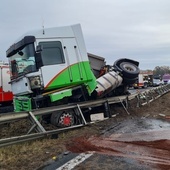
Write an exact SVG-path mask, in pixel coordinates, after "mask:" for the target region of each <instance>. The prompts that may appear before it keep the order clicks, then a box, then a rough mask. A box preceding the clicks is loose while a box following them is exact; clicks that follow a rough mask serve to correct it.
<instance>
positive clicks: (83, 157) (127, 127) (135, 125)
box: [42, 118, 170, 170]
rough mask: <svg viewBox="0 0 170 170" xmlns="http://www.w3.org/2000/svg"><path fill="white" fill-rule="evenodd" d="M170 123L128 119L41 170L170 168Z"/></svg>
mask: <svg viewBox="0 0 170 170" xmlns="http://www.w3.org/2000/svg"><path fill="white" fill-rule="evenodd" d="M169 144H170V123H169V122H167V121H163V120H157V119H153V118H152V119H145V118H136V119H128V120H125V121H123V122H121V123H120V124H117V126H116V125H113V128H111V129H108V130H107V129H106V130H105V132H104V133H103V134H102V135H101V136H100V137H94V138H93V137H92V138H90V139H88V140H87V139H76V141H75V143H74V145H72V146H70V147H69V148H68V149H69V150H70V151H69V152H66V153H63V154H62V155H60V156H59V157H58V159H56V160H53V162H52V163H51V164H50V165H48V166H46V167H44V168H43V169H42V170H54V169H57V170H70V169H74V170H86V169H88V170H94V169H95V170H100V169H105V170H118V169H120V170H128V169H129V170H133V169H134V170H136V169H137V170H138V169H140V170H152V169H155V170H157V169H159V168H161V169H168V168H169V167H170V157H169V156H168V155H170V151H169V150H166V147H168V146H169Z"/></svg>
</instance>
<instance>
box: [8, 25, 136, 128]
mask: <svg viewBox="0 0 170 170" xmlns="http://www.w3.org/2000/svg"><path fill="white" fill-rule="evenodd" d="M6 56H7V58H8V61H9V66H10V72H11V76H10V84H11V88H12V92H13V95H14V98H13V104H14V111H15V112H20V111H30V110H34V109H41V108H46V107H52V106H58V105H62V104H67V103H78V102H85V101H90V100H98V99H101V98H105V97H110V96H114V95H120V94H121V95H123V94H126V93H127V87H128V84H132V83H134V82H135V80H136V78H137V77H138V74H139V68H138V65H139V62H137V61H134V60H131V59H127V58H121V59H118V60H116V61H115V62H114V63H113V64H112V65H106V61H105V59H104V58H102V57H96V56H95V55H92V54H89V53H87V50H86V46H85V42H84V38H83V33H82V29H81V25H80V24H75V25H70V26H62V27H54V28H47V29H42V30H41V29H40V30H35V31H32V32H29V33H27V34H25V35H23V36H22V37H21V38H20V39H19V40H17V41H16V42H15V43H14V44H12V45H11V46H10V47H9V49H8V50H7V51H6ZM49 117H50V118H49ZM43 119H47V117H46V118H43ZM48 119H49V120H50V123H52V124H54V125H55V126H62V127H63V126H66V127H67V126H72V125H74V123H75V121H74V119H75V114H74V112H73V111H70V110H69V111H68V110H64V111H58V112H55V113H51V114H50V115H48Z"/></svg>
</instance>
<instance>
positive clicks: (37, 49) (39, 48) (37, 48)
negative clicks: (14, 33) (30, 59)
mask: <svg viewBox="0 0 170 170" xmlns="http://www.w3.org/2000/svg"><path fill="white" fill-rule="evenodd" d="M41 51H42V46H41V45H37V47H36V52H37V53H40V52H41Z"/></svg>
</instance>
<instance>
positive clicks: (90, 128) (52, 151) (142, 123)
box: [0, 93, 170, 170]
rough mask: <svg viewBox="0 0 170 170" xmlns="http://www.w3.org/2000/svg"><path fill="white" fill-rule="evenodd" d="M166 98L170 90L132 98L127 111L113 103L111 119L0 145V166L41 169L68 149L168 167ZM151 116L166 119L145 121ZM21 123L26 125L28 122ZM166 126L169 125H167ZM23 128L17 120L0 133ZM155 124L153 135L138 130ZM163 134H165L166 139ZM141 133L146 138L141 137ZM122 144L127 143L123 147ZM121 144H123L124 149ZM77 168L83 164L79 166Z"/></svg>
mask: <svg viewBox="0 0 170 170" xmlns="http://www.w3.org/2000/svg"><path fill="white" fill-rule="evenodd" d="M169 100H170V93H167V94H165V95H163V96H162V97H160V98H158V99H156V100H154V101H153V102H151V103H149V104H147V105H144V106H142V107H136V105H134V103H133V102H134V101H132V103H131V104H130V107H129V108H128V113H130V114H128V113H127V111H126V110H125V109H124V108H123V107H122V106H121V105H119V104H118V105H117V104H115V105H112V106H111V112H112V115H113V117H112V118H110V119H107V120H104V121H100V122H97V123H94V124H89V125H87V126H85V127H82V128H79V129H75V130H71V131H68V132H65V133H61V134H59V135H58V136H52V138H51V137H49V138H45V139H41V140H36V141H31V142H25V143H21V144H17V145H11V146H7V147H3V148H0V169H1V170H18V169H20V170H25V169H27V170H33V169H42V167H43V166H45V165H48V164H49V163H51V162H53V161H55V160H56V159H57V158H58V157H59V155H60V154H61V153H63V152H67V151H68V150H69V151H72V152H76V153H82V152H87V151H95V152H97V153H99V154H104V155H112V156H116V158H115V161H117V160H118V159H117V156H118V157H124V158H125V157H126V158H127V159H129V158H134V159H136V160H138V161H139V162H140V161H141V162H142V163H146V162H147V166H148V165H149V167H151V168H150V169H152V168H153V167H154V168H153V169H170V159H169V156H168V155H170V139H168V135H170V133H169V129H170V128H169V122H170V107H169ZM152 120H158V121H165V122H166V123H165V124H164V123H163V124H161V125H160V123H159V124H158V125H157V124H156V123H155V124H154V127H152V126H150V124H149V125H148V124H147V121H149V122H151V121H152ZM24 125H25V126H26V125H27V123H25V124H24ZM132 125H133V126H132ZM166 127H168V128H169V129H166ZM25 128H26V127H24V126H23V123H21V124H20V123H18V122H17V123H16V124H13V125H10V127H9V126H6V127H3V128H2V130H1V132H0V137H4V136H6V135H8V134H9V133H10V135H11V134H12V133H14V132H15V133H16V134H17V133H19V129H22V132H24V131H25V130H24V129H25ZM157 128H158V129H159V130H162V132H161V131H155V135H154V134H153V133H152V134H149V132H150V131H148V133H138V132H139V130H140V131H142V132H146V130H153V129H157ZM132 132H133V135H132ZM163 134H164V135H165V136H166V137H167V139H166V140H165V139H164V136H163ZM128 135H130V136H128ZM141 136H143V139H145V138H146V140H144V141H140V140H139V139H140V137H141ZM156 136H157V138H156V139H155V137H156ZM132 139H133V140H132ZM125 145H126V147H124V146H125ZM127 146H128V147H127ZM139 146H141V147H140V150H139V149H136V150H135V148H139ZM122 147H124V148H126V150H123V152H122ZM132 150H133V153H132ZM146 150H147V152H146ZM141 152H142V155H141ZM122 153H124V154H122ZM155 155H156V157H155ZM160 155H162V156H160ZM148 157H149V158H150V159H149V161H147V160H148ZM155 159H157V161H155ZM108 162H109V160H108ZM110 163H111V162H110ZM112 163H113V162H112ZM108 167H109V166H108ZM99 168H100V167H99ZM101 168H102V167H101ZM79 169H83V168H82V167H79ZM105 169H107V167H105ZM108 169H109V168H108ZM118 169H121V168H120V167H119V168H118ZM129 169H130V168H129Z"/></svg>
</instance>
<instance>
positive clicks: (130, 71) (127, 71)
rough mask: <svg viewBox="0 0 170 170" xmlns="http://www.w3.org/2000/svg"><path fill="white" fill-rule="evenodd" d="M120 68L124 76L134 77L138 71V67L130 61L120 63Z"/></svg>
mask: <svg viewBox="0 0 170 170" xmlns="http://www.w3.org/2000/svg"><path fill="white" fill-rule="evenodd" d="M120 69H121V70H122V74H123V76H124V77H125V78H127V79H128V78H132V79H134V78H136V77H138V74H139V72H140V70H139V68H138V67H137V66H136V65H135V64H132V63H130V62H122V63H121V64H120Z"/></svg>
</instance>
